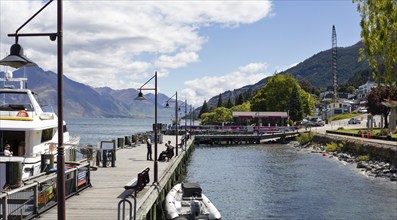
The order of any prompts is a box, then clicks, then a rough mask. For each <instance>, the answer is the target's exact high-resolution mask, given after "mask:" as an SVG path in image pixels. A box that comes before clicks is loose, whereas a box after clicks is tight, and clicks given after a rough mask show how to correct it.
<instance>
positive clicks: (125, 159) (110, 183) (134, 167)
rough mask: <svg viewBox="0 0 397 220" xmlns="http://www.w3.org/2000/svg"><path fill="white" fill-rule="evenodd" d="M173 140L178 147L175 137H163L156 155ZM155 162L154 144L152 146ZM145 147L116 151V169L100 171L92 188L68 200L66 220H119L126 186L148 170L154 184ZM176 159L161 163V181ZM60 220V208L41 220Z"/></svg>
mask: <svg viewBox="0 0 397 220" xmlns="http://www.w3.org/2000/svg"><path fill="white" fill-rule="evenodd" d="M168 140H171V142H172V144H173V145H175V143H174V142H175V136H163V143H162V144H158V150H157V153H158V154H160V152H161V151H163V150H165V148H166V147H165V145H164V144H165V143H166V141H168ZM152 148H153V149H152V151H153V159H154V156H155V155H154V144H153V146H152ZM146 152H147V149H146V144H139V145H137V146H136V147H133V148H124V149H120V150H117V153H116V163H115V165H116V167H99V168H98V170H97V171H92V172H91V184H92V187H91V188H88V189H85V190H84V191H82V192H80V194H79V195H75V196H73V197H70V198H69V199H67V200H66V218H67V219H73V220H79V219H81V220H90V219H93V220H94V219H95V220H96V219H104V220H105V219H109V220H111V219H117V205H118V202H119V201H120V198H118V197H119V196H120V195H121V194H122V193H123V192H125V190H124V185H125V184H126V183H127V182H129V181H130V180H131V179H133V178H136V177H137V175H138V173H139V172H141V171H142V170H144V169H145V168H146V167H149V168H150V171H149V175H150V183H149V184H148V185H151V184H152V183H153V173H154V172H153V164H154V163H153V161H147V160H146ZM174 161H175V158H173V159H172V160H170V161H169V162H158V176H159V180H160V178H161V176H162V175H163V173H164V171H166V170H167V167H169V166H171V165H172V164H173V163H174ZM148 188H149V186H146V187H145V189H144V190H142V191H141V192H139V193H138V195H137V200H138V202H137V204H138V207H139V205H140V204H142V202H143V201H141V200H145V199H146V198H148V195H145V194H146V192H147V191H148ZM56 218H57V207H54V208H52V209H51V210H49V211H47V212H45V213H43V214H41V218H40V219H42V220H47V219H49V220H53V219H56Z"/></svg>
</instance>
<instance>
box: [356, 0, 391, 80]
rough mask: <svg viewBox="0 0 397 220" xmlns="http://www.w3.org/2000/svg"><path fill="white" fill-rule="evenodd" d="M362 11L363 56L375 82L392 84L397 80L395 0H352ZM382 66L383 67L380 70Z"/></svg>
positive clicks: (361, 57)
mask: <svg viewBox="0 0 397 220" xmlns="http://www.w3.org/2000/svg"><path fill="white" fill-rule="evenodd" d="M353 2H356V3H357V10H358V11H359V12H360V14H361V22H360V25H361V28H362V30H361V37H362V40H363V42H364V48H363V49H361V50H360V54H361V56H360V59H363V58H364V57H366V58H367V59H368V63H369V65H370V66H371V67H373V68H374V70H375V75H376V79H377V81H378V82H382V83H385V84H386V85H390V86H392V87H395V86H396V83H397V74H396V72H397V65H396V63H397V43H396V42H397V3H396V0H376V1H375V0H353ZM382 70H383V71H382Z"/></svg>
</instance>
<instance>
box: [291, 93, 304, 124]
mask: <svg viewBox="0 0 397 220" xmlns="http://www.w3.org/2000/svg"><path fill="white" fill-rule="evenodd" d="M289 116H290V119H291V120H293V121H300V120H302V119H303V104H302V100H301V95H300V94H299V91H298V87H294V88H293V90H292V93H291V96H290V97H289Z"/></svg>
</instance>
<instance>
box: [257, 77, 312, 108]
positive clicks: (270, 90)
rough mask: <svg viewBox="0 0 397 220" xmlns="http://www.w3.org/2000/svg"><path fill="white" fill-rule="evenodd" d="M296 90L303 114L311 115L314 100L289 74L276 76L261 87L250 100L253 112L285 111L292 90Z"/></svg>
mask: <svg viewBox="0 0 397 220" xmlns="http://www.w3.org/2000/svg"><path fill="white" fill-rule="evenodd" d="M294 88H296V89H297V90H298V93H299V95H300V97H301V100H302V105H303V107H302V108H303V109H302V111H303V113H304V114H307V115H309V114H311V112H312V109H313V107H314V100H313V98H312V97H311V95H310V94H309V93H307V92H305V91H304V90H303V89H301V87H300V86H299V84H298V81H297V80H296V79H295V78H294V77H293V76H291V75H289V74H276V75H274V76H273V77H271V78H270V79H269V80H268V82H267V84H266V85H265V86H264V87H262V88H261V89H260V90H259V91H258V92H257V93H256V94H255V95H254V97H253V98H252V100H251V109H252V110H253V111H287V110H288V107H289V101H290V98H289V97H290V96H291V94H292V90H293V89H294Z"/></svg>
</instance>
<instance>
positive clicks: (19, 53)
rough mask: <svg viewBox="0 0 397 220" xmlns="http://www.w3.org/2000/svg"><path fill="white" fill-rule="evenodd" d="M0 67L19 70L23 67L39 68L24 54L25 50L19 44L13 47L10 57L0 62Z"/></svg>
mask: <svg viewBox="0 0 397 220" xmlns="http://www.w3.org/2000/svg"><path fill="white" fill-rule="evenodd" d="M0 65H4V66H10V67H14V68H19V67H23V66H37V64H36V63H34V62H33V61H32V60H30V59H29V58H27V57H26V56H25V55H24V54H23V48H22V47H21V45H19V44H18V43H15V44H13V45H12V46H11V49H10V55H8V56H7V57H5V58H4V59H2V60H0Z"/></svg>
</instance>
